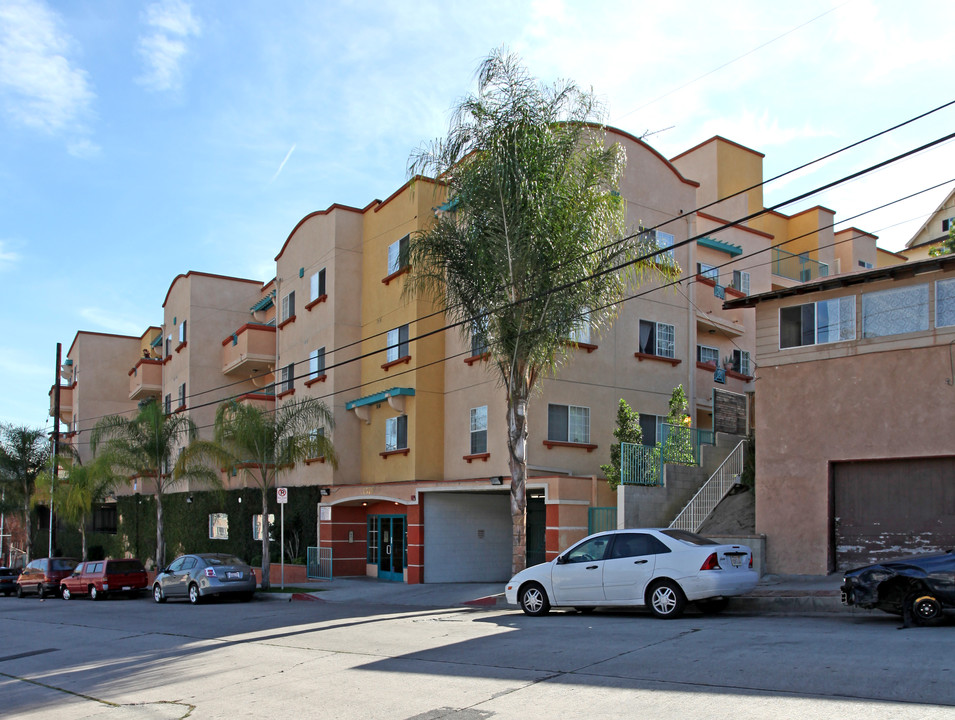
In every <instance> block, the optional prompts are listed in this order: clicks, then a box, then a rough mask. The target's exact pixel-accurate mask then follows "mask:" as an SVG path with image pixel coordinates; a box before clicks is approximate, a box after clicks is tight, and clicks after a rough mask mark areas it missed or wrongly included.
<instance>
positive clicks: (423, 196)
mask: <svg viewBox="0 0 955 720" xmlns="http://www.w3.org/2000/svg"><path fill="white" fill-rule="evenodd" d="M607 141H608V142H616V143H619V144H620V145H621V146H622V148H623V149H624V151H625V152H626V155H627V165H626V171H625V175H624V177H623V178H622V180H621V184H620V196H621V198H622V199H623V200H624V201H625V203H626V213H627V214H626V222H627V227H628V230H629V231H630V232H632V233H646V234H648V235H650V236H651V237H652V239H654V240H655V242H656V243H657V245H658V247H660V248H663V249H667V252H666V254H665V255H664V256H663V257H662V258H661V259H660V262H663V263H666V264H671V263H675V264H676V265H677V266H678V267H679V268H680V269H681V273H680V277H679V279H678V281H677V282H672V283H664V282H663V281H662V280H661V279H660V277H659V276H653V275H650V276H648V277H647V278H645V279H643V280H642V281H641V282H640V284H639V285H635V286H634V287H633V289H632V292H631V293H630V294H629V297H628V298H627V300H625V301H624V302H622V303H621V304H620V306H619V315H618V318H617V320H616V322H615V323H614V324H613V326H612V327H610V328H609V329H607V330H606V331H605V332H603V333H601V334H599V335H598V334H597V332H596V331H594V330H593V329H592V328H590V326H589V324H588V323H586V322H581V324H580V326H579V327H578V328H576V329H575V331H574V333H573V334H572V336H571V337H568V344H567V354H566V357H565V359H564V362H563V364H562V366H561V367H560V369H559V371H558V372H557V373H556V375H555V376H553V377H547V378H543V379H542V380H541V381H540V383H539V389H538V391H537V392H536V393H535V394H534V396H533V397H532V399H531V405H530V409H529V416H528V428H529V439H528V450H527V453H528V454H527V462H528V474H529V478H528V482H527V488H528V531H527V538H528V561H529V562H540V561H543V560H545V559H548V558H551V557H553V556H554V555H556V553H557V552H559V551H560V550H561V549H563V548H564V547H566V546H567V545H568V544H570V543H572V542H574V541H575V540H577V539H579V538H580V537H582V536H584V535H585V534H587V532H588V529H589V528H590V527H591V513H592V512H593V511H594V510H596V509H597V508H607V507H613V506H614V505H616V504H617V497H616V496H615V495H614V493H612V492H611V491H610V490H609V487H608V485H607V483H606V481H605V480H604V479H603V477H602V473H601V471H600V469H599V466H600V464H602V463H605V462H607V460H608V456H609V449H610V444H611V443H612V442H613V436H612V433H613V430H614V426H615V420H616V411H617V405H618V402H619V400H620V399H621V398H623V399H625V400H626V401H627V402H628V403H629V404H630V405H631V407H632V408H634V409H635V410H637V411H638V412H639V413H640V415H641V426H642V428H643V435H644V442H645V443H647V444H653V443H654V442H655V441H656V440H658V439H659V438H660V434H661V432H662V427H663V421H664V419H665V417H666V415H667V412H668V402H669V399H670V397H671V394H672V392H673V390H674V388H676V387H677V386H682V387H683V388H684V390H685V391H686V394H687V397H688V400H689V415H690V417H691V418H692V419H693V424H694V426H695V427H697V428H700V429H703V430H708V429H712V428H713V412H714V391H715V390H724V391H729V392H730V393H733V394H735V395H736V396H737V397H739V398H741V399H742V400H743V403H744V405H745V403H746V401H747V400H751V398H752V396H753V393H754V390H755V384H754V378H755V377H756V376H757V373H758V370H757V365H756V363H755V358H756V356H755V350H756V338H757V332H756V325H755V313H754V311H753V310H752V309H751V308H749V307H746V306H734V305H732V304H730V305H729V306H725V305H724V299H725V300H733V299H737V300H739V299H742V298H746V297H748V296H750V295H753V294H761V293H767V292H772V291H774V290H780V289H786V288H792V287H795V286H798V285H800V284H801V283H804V282H806V281H809V280H814V279H818V278H820V277H828V276H830V275H834V274H835V273H836V272H838V271H839V270H842V269H844V268H845V266H851V267H852V268H855V267H856V263H858V262H866V263H872V262H876V259H877V257H878V254H877V253H878V251H877V249H876V247H875V243H876V238H875V237H874V236H872V235H869V234H867V233H864V232H862V231H855V230H853V231H852V235H851V241H848V240H847V241H846V242H842V243H837V234H836V233H835V231H834V230H833V228H832V220H833V211H831V210H827V209H826V208H821V207H818V208H812V209H810V210H806V211H804V212H801V213H798V214H795V215H793V216H785V215H782V214H780V213H768V214H765V215H759V216H754V217H753V218H752V219H750V220H747V221H744V222H742V223H738V222H735V221H738V220H739V219H740V218H744V217H746V216H748V215H753V214H754V213H757V212H759V211H761V210H762V209H763V207H762V190H761V188H760V183H761V181H762V158H763V156H762V154H761V153H758V152H756V151H753V150H750V149H748V148H745V147H744V146H742V145H739V144H737V143H734V142H731V141H729V140H725V139H723V138H713V139H712V140H710V141H707V142H706V143H702V144H701V145H699V146H697V147H695V148H692V149H691V150H688V151H687V152H685V153H683V154H681V155H680V156H678V157H677V158H674V159H673V160H672V161H669V160H667V159H666V158H664V157H663V156H661V155H660V154H659V153H658V152H656V151H655V150H654V149H653V148H651V147H650V146H649V145H647V144H646V143H644V142H643V141H641V140H639V139H638V138H636V137H633V136H631V135H629V134H627V133H625V132H623V131H620V130H617V129H613V128H610V129H608V132H607ZM444 200H445V198H444V195H443V190H442V187H441V186H440V185H439V184H436V183H435V182H434V181H432V180H430V179H427V178H415V179H414V180H413V181H411V182H409V183H406V184H405V185H403V186H402V187H400V188H398V189H397V190H395V192H394V193H392V194H391V195H390V196H389V197H387V198H386V199H385V200H375V201H373V202H371V203H369V204H368V205H367V206H365V207H363V208H357V207H348V206H343V205H338V204H333V205H331V206H330V207H328V209H326V210H323V211H319V212H315V213H311V214H309V215H308V216H306V217H305V218H303V219H302V220H301V221H300V222H298V223H297V224H296V225H295V227H294V228H293V229H292V231H291V232H290V233H289V235H288V237H287V238H286V240H285V242H284V244H283V245H282V247H281V249H280V250H279V252H278V254H277V255H276V257H275V263H276V275H275V278H274V279H273V280H271V281H270V282H268V283H265V284H263V283H260V282H259V281H254V280H247V279H241V278H227V277H223V276H218V275H210V274H206V273H197V272H190V273H187V274H185V275H180V276H178V277H177V278H176V279H175V280H174V281H173V282H172V284H171V286H170V289H169V292H168V294H167V296H166V299H165V301H164V303H163V311H164V322H163V326H162V329H161V332H160V333H157V332H152V334H149V333H147V334H146V335H144V336H143V337H142V338H139V339H135V340H136V343H133V344H131V345H130V347H131V348H132V347H134V346H135V347H134V349H135V352H134V353H133V358H132V359H130V360H129V361H128V364H127V365H126V366H125V367H124V368H123V372H125V373H128V375H129V383H130V385H129V387H128V395H127V396H126V397H124V400H125V401H126V402H127V403H129V402H134V401H135V400H137V399H141V398H142V397H145V396H147V395H152V396H155V397H158V398H159V399H160V401H161V402H163V403H164V405H165V407H166V408H167V412H188V413H189V415H190V417H191V418H192V419H193V420H194V421H195V422H196V424H197V425H199V427H200V428H201V429H203V430H204V431H205V432H208V428H211V425H212V421H213V418H214V415H215V409H216V405H217V404H218V403H219V402H221V401H222V400H224V399H226V398H233V397H234V398H238V399H239V401H240V402H252V403H256V404H258V405H260V406H261V407H263V408H274V407H280V406H281V405H282V404H284V403H290V402H295V401H298V400H300V399H301V398H304V397H312V398H318V399H321V400H322V401H324V402H325V403H326V404H327V405H328V406H329V408H330V409H331V410H332V412H333V415H334V420H335V422H334V427H330V428H322V429H321V430H320V431H321V432H326V433H328V434H330V436H331V437H332V440H333V442H334V444H335V447H336V451H337V453H338V457H339V463H338V465H337V467H333V466H332V464H331V463H329V462H326V459H325V458H310V459H308V460H306V461H305V462H303V463H299V464H298V465H296V466H295V467H293V468H290V469H286V471H284V472H283V474H282V476H281V479H280V483H281V484H282V485H286V486H290V487H319V488H321V489H322V491H321V495H320V496H319V497H321V502H320V503H319V506H318V508H316V514H317V516H318V538H317V539H316V540H311V539H310V540H309V544H313V543H314V542H318V543H319V544H320V545H321V546H322V547H325V548H329V549H331V551H332V557H333V573H334V574H335V575H338V576H342V575H371V576H375V577H378V578H379V579H381V580H391V581H399V582H412V583H417V582H442V581H444V582H447V581H497V580H506V578H507V577H508V576H509V573H510V562H511V517H510V500H509V485H510V470H509V467H508V453H507V447H506V430H505V419H506V409H505V402H506V397H505V394H504V392H503V390H502V388H501V386H500V384H499V382H498V379H497V377H496V375H495V372H496V370H495V369H494V368H493V367H492V366H491V364H490V362H489V359H488V356H487V354H486V353H485V348H483V347H482V346H481V344H480V342H479V341H477V340H475V339H473V338H466V337H462V336H461V334H460V332H459V331H457V330H450V331H445V330H443V329H442V328H443V326H444V323H445V319H444V316H443V314H441V313H439V312H436V309H435V307H434V306H433V305H432V303H431V302H430V301H428V300H426V299H424V298H421V297H416V296H413V295H411V294H409V293H408V292H406V290H405V280H406V278H407V271H408V267H407V258H406V254H405V253H406V251H405V248H406V247H407V242H408V239H409V238H410V236H411V235H412V234H413V233H414V232H416V231H419V230H422V229H424V228H426V227H427V226H428V224H429V223H430V222H431V221H432V219H433V217H434V215H435V213H436V212H439V211H440V208H441V206H442V203H443V202H444ZM841 232H842V231H840V233H841ZM840 237H846V238H848V237H850V236H848V235H846V236H842V235H841V234H840ZM837 247H838V248H839V249H838V250H836V248H837ZM784 248H785V249H784ZM155 330H156V329H153V331H155ZM143 350H147V351H148V352H147V354H148V357H146V356H145V355H143V352H142V351H143ZM130 367H132V368H133V369H132V370H131V371H130V370H129V368H130ZM157 373H161V374H157ZM747 417H748V415H747ZM743 424H744V425H745V424H746V423H745V422H744V423H743ZM745 430H746V428H743V429H742V431H743V432H745ZM226 480H227V487H228V488H229V489H233V490H239V489H240V483H241V482H243V481H242V479H241V476H239V477H237V478H226ZM183 490H184V491H189V490H190V489H189V488H183ZM326 491H327V492H326ZM240 527H241V526H240ZM246 531H248V532H253V530H252V529H251V528H249V529H248V530H242V531H241V532H246ZM210 532H211V531H210Z"/></svg>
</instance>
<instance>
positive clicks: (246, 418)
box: [175, 398, 338, 590]
mask: <svg viewBox="0 0 955 720" xmlns="http://www.w3.org/2000/svg"><path fill="white" fill-rule="evenodd" d="M332 426H333V421H332V414H331V411H330V410H329V409H328V407H327V406H326V405H325V404H324V403H323V402H321V401H319V400H315V399H312V398H306V399H305V400H302V401H299V402H290V403H285V404H284V405H282V406H281V407H280V408H278V409H276V410H275V411H274V412H273V411H267V410H263V409H261V408H259V407H257V406H255V405H251V404H243V403H238V402H228V403H224V404H222V405H220V406H219V408H218V410H216V420H215V430H214V433H213V435H214V437H213V439H212V440H194V441H193V442H192V443H190V444H189V446H188V447H187V448H186V449H185V450H184V451H183V452H182V454H181V455H180V456H179V460H178V461H177V462H176V468H175V472H176V473H177V474H180V475H182V476H184V477H204V478H206V479H207V480H211V479H212V478H213V477H218V475H219V473H221V472H222V471H223V470H226V471H229V472H231V471H233V470H236V471H238V470H241V471H242V473H243V474H244V476H245V478H246V479H247V481H248V483H249V484H250V485H253V486H257V487H258V488H259V490H260V492H261V496H262V589H263V590H267V589H268V588H269V584H270V583H269V565H270V556H269V543H270V538H269V528H268V518H269V493H270V491H271V490H272V488H274V487H275V479H276V477H277V476H278V474H279V473H281V472H283V471H284V470H288V469H290V468H291V467H292V466H293V465H294V464H295V463H296V462H301V461H303V460H307V459H309V458H313V457H324V458H325V460H326V462H328V463H330V464H331V465H332V466H337V464H338V458H337V456H336V455H335V449H334V447H333V446H332V442H331V440H330V439H329V438H328V437H327V435H326V432H325V431H328V430H331V428H332Z"/></svg>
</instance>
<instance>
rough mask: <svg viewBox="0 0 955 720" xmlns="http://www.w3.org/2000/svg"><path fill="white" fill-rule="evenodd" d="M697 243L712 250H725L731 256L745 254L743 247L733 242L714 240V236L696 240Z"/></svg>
mask: <svg viewBox="0 0 955 720" xmlns="http://www.w3.org/2000/svg"><path fill="white" fill-rule="evenodd" d="M696 244H697V245H702V246H703V247H708V248H710V250H719V251H720V252H725V253H726V254H727V255H729V256H730V257H736V256H737V255H742V254H743V248H742V247H740V246H739V245H733V244H732V243H728V242H723V241H722V240H714V239H713V238H709V237H704V238H700V239H699V240H697V241H696Z"/></svg>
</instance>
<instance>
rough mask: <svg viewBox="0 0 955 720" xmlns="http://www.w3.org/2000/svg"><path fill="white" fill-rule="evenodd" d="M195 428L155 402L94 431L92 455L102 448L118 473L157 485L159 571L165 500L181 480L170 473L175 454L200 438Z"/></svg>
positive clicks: (102, 423)
mask: <svg viewBox="0 0 955 720" xmlns="http://www.w3.org/2000/svg"><path fill="white" fill-rule="evenodd" d="M198 434H199V433H198V430H197V429H196V424H195V423H194V422H193V421H192V420H191V419H190V418H189V417H188V416H187V415H184V414H172V415H167V414H166V413H165V412H164V411H163V408H162V406H161V405H160V404H159V403H158V402H156V401H155V400H152V399H150V400H147V401H146V402H144V403H142V404H141V405H140V408H139V412H138V413H137V415H136V417H134V418H132V419H130V418H126V417H123V416H122V415H109V416H107V417H104V418H103V419H102V420H100V421H99V422H98V423H96V427H95V428H93V432H92V433H91V435H90V447H91V449H92V451H93V454H94V455H96V452H97V450H98V449H99V448H100V447H102V448H103V449H104V450H105V451H106V455H107V457H108V458H109V462H110V464H111V466H112V467H113V468H114V469H115V470H119V471H122V472H125V473H127V474H128V475H130V476H138V477H140V478H143V479H144V480H145V479H149V478H154V479H155V481H156V485H155V491H156V492H155V495H156V567H157V569H159V568H162V567H165V562H166V534H165V529H164V527H163V507H162V500H163V496H164V495H165V494H166V493H167V492H169V491H170V490H171V489H172V488H173V487H174V486H175V485H176V484H177V483H179V482H181V481H182V479H183V478H182V477H180V476H178V475H176V473H175V472H173V473H170V472H169V469H170V467H171V466H172V462H171V460H172V457H173V452H174V451H175V450H176V449H177V448H178V447H180V446H181V445H182V444H183V442H184V441H185V442H188V441H191V440H193V439H195V438H196V437H198Z"/></svg>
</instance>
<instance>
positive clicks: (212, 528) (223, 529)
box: [209, 513, 229, 540]
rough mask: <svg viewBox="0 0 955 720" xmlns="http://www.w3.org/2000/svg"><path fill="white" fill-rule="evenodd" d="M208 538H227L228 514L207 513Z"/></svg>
mask: <svg viewBox="0 0 955 720" xmlns="http://www.w3.org/2000/svg"><path fill="white" fill-rule="evenodd" d="M209 539H210V540H228V539H229V516H228V514H227V513H209Z"/></svg>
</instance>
